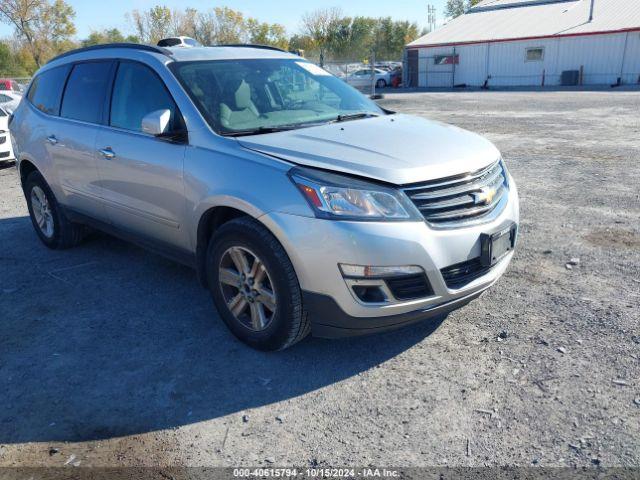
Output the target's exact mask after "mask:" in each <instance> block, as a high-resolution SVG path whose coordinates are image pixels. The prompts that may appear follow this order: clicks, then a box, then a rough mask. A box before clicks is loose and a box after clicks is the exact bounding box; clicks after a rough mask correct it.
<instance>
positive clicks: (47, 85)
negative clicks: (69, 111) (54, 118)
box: [27, 65, 69, 115]
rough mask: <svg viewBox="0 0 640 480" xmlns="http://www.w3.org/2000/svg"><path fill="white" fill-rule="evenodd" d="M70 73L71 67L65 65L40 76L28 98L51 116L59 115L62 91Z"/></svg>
mask: <svg viewBox="0 0 640 480" xmlns="http://www.w3.org/2000/svg"><path fill="white" fill-rule="evenodd" d="M68 73H69V67H68V66H66V65H65V66H64V67H58V68H52V69H51V70H47V71H46V72H42V73H41V74H40V75H38V76H37V77H36V78H35V79H34V80H33V83H32V84H31V88H30V89H29V95H28V97H27V98H28V99H29V101H30V102H31V103H32V104H33V106H34V107H36V108H37V109H38V110H40V111H42V112H44V113H47V114H49V115H59V114H60V100H61V99H62V89H63V88H64V83H65V81H66V80H67V74H68Z"/></svg>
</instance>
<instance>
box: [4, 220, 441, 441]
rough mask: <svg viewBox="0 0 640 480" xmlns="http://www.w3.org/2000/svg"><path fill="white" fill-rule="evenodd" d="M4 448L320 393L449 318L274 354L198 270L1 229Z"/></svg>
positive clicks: (94, 244)
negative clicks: (242, 337) (219, 303)
mask: <svg viewBox="0 0 640 480" xmlns="http://www.w3.org/2000/svg"><path fill="white" fill-rule="evenodd" d="M0 242H1V243H2V244H3V245H5V246H8V247H9V248H6V249H5V250H4V252H3V253H0V266H1V270H2V271H3V274H2V284H1V285H0V385H2V388H1V389H0V405H2V408H1V409H0V443H3V444H9V443H22V442H43V441H71V442H77V441H87V440H99V439H107V438H112V437H119V436H123V435H130V434H136V433H144V432H150V431H156V430H160V429H166V428H172V427H179V426H182V425H187V424H191V423H194V422H199V421H203V420H209V419H213V418H217V417H220V416H224V415H228V414H232V413H236V412H244V411H246V410H247V409H251V408H255V407H260V406H262V405H267V404H270V403H273V402H280V401H282V400H286V399H290V398H292V397H296V396H299V395H303V394H306V393H308V392H313V391H315V390H319V389H322V388H323V387H325V386H328V385H332V384H334V383H336V382H339V381H341V380H344V379H347V378H349V377H352V376H354V375H357V374H359V373H361V372H365V371H367V370H369V369H371V368H373V367H375V366H376V365H379V364H381V363H383V362H385V361H387V360H389V359H391V358H393V357H394V356H396V355H398V354H401V353H402V352H403V351H405V350H406V349H408V348H411V347H412V346H414V345H415V344H417V343H419V342H421V341H422V340H423V339H425V337H427V336H428V335H430V334H431V333H433V332H434V331H435V330H436V329H437V328H438V327H439V325H440V324H441V322H442V319H440V320H436V321H429V322H426V323H422V324H418V325H415V326H412V327H409V328H407V329H403V330H400V331H396V332H391V333H385V334H381V335H377V336H371V337H361V338H355V339H349V340H340V341H328V340H320V339H313V338H310V339H307V340H305V341H303V342H302V343H300V344H298V345H296V346H294V347H293V348H291V349H289V350H286V351H283V352H278V353H261V352H257V351H254V350H252V349H250V348H248V347H246V346H244V344H242V343H240V342H239V341H237V340H236V339H235V338H234V337H233V336H232V335H231V334H230V333H229V332H228V330H227V329H226V327H225V326H224V324H223V323H222V321H221V320H220V319H219V317H218V315H217V313H216V312H215V310H214V307H213V303H212V301H211V299H210V297H209V294H208V292H206V291H205V290H204V289H202V288H201V286H200V285H199V283H198V281H197V279H196V276H195V273H194V272H193V271H192V270H190V269H188V268H185V267H182V266H179V265H176V264H173V263H172V262H170V261H168V260H165V259H163V258H161V257H158V256H155V255H153V254H150V253H147V252H146V251H143V250H141V249H139V248H137V247H135V246H132V245H129V244H127V243H124V242H121V241H119V240H116V239H114V238H111V237H108V236H103V235H96V236H94V238H92V239H90V240H89V241H88V242H86V243H85V244H83V245H82V246H80V247H77V248H75V249H72V250H67V251H62V252H61V251H51V250H48V249H46V248H45V247H43V246H42V245H41V244H40V243H39V241H38V240H37V238H36V236H35V234H34V232H33V230H32V226H31V223H30V220H29V218H28V217H19V218H9V219H2V220H0Z"/></svg>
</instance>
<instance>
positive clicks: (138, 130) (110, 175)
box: [96, 61, 188, 248]
mask: <svg viewBox="0 0 640 480" xmlns="http://www.w3.org/2000/svg"><path fill="white" fill-rule="evenodd" d="M165 109H166V110H170V111H171V122H170V128H172V129H182V128H183V127H182V125H183V121H182V117H181V115H180V112H179V111H178V108H177V106H176V104H175V102H174V101H173V99H172V97H171V95H170V94H169V92H168V90H167V89H166V87H165V85H164V83H163V82H162V80H161V79H160V77H159V76H158V75H157V74H156V73H155V72H154V71H153V70H151V69H150V68H149V67H147V66H146V65H143V64H141V63H137V62H129V61H122V62H120V64H119V66H118V69H117V72H116V77H115V80H114V85H113V94H112V99H111V106H110V115H109V121H108V125H106V126H104V127H103V128H101V129H100V131H99V132H98V137H97V139H96V150H97V152H98V170H99V172H100V177H101V190H102V194H103V197H104V205H105V209H106V211H107V215H108V217H109V219H110V221H111V223H112V224H113V225H114V226H115V227H118V228H120V229H122V230H124V231H126V232H130V233H134V234H136V235H138V236H140V237H142V238H143V239H144V238H146V239H149V240H154V241H160V242H161V243H164V244H167V245H169V246H173V247H180V248H186V247H187V245H188V244H187V241H188V240H187V235H186V233H185V231H184V225H182V218H183V217H184V212H185V198H184V188H183V178H182V173H183V161H184V155H185V149H186V146H185V144H184V143H176V142H172V141H169V140H166V139H162V138H157V137H154V136H152V135H149V134H146V133H144V132H143V131H142V119H143V118H144V117H145V116H146V115H148V114H149V113H152V112H155V111H158V110H165Z"/></svg>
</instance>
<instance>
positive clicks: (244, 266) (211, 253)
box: [207, 217, 310, 350]
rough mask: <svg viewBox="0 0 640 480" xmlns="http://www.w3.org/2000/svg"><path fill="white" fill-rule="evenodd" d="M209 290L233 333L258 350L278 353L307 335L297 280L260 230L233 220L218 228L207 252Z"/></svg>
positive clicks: (284, 257)
mask: <svg viewBox="0 0 640 480" xmlns="http://www.w3.org/2000/svg"><path fill="white" fill-rule="evenodd" d="M207 275H208V280H209V289H210V290H211V294H212V296H213V300H214V303H215V305H216V307H217V309H218V312H219V313H220V316H221V317H222V319H223V320H224V322H225V323H226V324H227V326H228V327H229V329H230V330H231V331H232V332H233V334H234V335H235V336H236V337H238V338H239V339H240V340H242V341H243V342H245V343H247V344H248V345H250V346H251V347H253V348H256V349H259V350H283V349H285V348H287V347H289V346H291V345H293V344H295V343H297V342H299V341H300V340H302V339H303V338H304V337H306V336H307V335H308V333H309V331H310V325H309V321H308V318H307V314H306V312H305V310H304V307H303V305H302V293H301V291H300V285H299V284H298V278H297V276H296V274H295V271H294V269H293V265H292V264H291V261H290V260H289V257H288V256H287V254H286V252H285V251H284V249H283V248H282V245H280V243H279V242H278V241H277V240H276V238H275V237H274V236H273V235H272V234H271V232H269V231H268V230H267V229H266V228H265V227H264V226H263V225H261V224H260V223H258V222H257V221H255V220H253V219H251V218H248V217H243V218H238V219H235V220H232V221H230V222H228V223H226V224H224V225H223V226H222V227H220V228H219V229H218V230H217V231H216V233H215V234H214V235H213V237H212V238H211V241H210V242H209V248H208V252H207Z"/></svg>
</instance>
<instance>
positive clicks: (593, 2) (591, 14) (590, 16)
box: [589, 0, 596, 22]
mask: <svg viewBox="0 0 640 480" xmlns="http://www.w3.org/2000/svg"><path fill="white" fill-rule="evenodd" d="M595 3H596V0H591V7H590V8H589V21H590V22H591V21H593V6H594V4H595Z"/></svg>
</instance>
